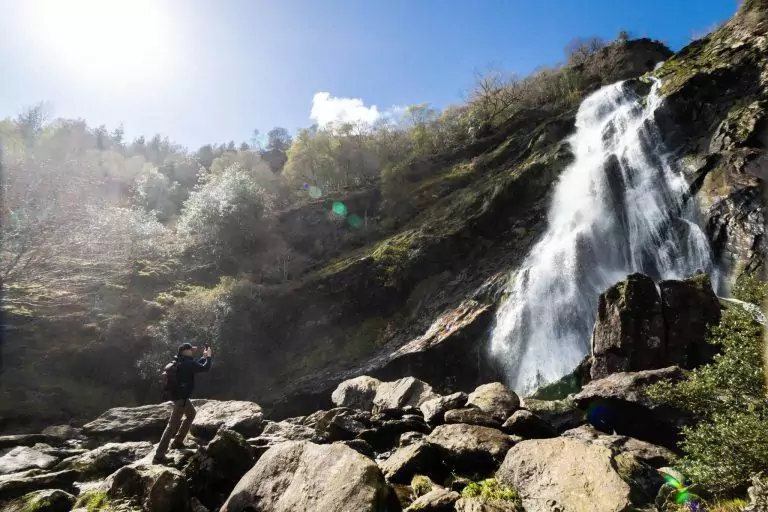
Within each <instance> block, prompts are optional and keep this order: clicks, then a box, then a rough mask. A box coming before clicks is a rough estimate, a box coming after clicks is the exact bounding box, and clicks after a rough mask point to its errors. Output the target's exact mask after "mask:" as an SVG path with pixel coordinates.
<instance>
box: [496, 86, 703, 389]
mask: <svg viewBox="0 0 768 512" xmlns="http://www.w3.org/2000/svg"><path fill="white" fill-rule="evenodd" d="M658 89H659V83H658V82H657V83H655V84H654V85H653V87H652V88H651V91H650V94H649V95H648V96H647V97H646V98H645V99H643V98H641V97H639V96H638V95H637V94H636V93H635V92H634V91H632V90H631V89H630V88H629V87H628V86H627V85H626V84H625V83H623V82H620V83H617V84H613V85H609V86H606V87H603V88H602V89H600V90H599V91H597V92H595V93H594V94H592V95H591V96H589V97H588V98H586V99H585V100H584V102H583V103H582V104H581V106H580V108H579V111H578V113H577V116H576V133H575V134H574V135H573V136H572V137H571V138H570V140H569V142H570V145H571V149H572V151H573V154H574V156H575V160H574V162H573V163H572V164H571V165H570V166H569V167H568V168H567V169H566V170H565V171H563V173H562V175H561V176H560V179H559V181H558V183H557V185H556V188H555V191H554V197H553V200H552V204H551V205H550V209H549V212H548V219H547V220H548V226H547V230H546V232H545V233H544V234H543V235H542V237H541V238H540V239H539V241H538V242H537V243H536V245H535V246H534V247H533V248H532V249H531V251H530V253H529V254H528V255H527V257H526V258H525V260H524V262H523V264H522V265H521V266H520V268H519V269H517V271H516V272H515V273H514V275H512V276H511V278H510V285H509V290H508V295H507V298H506V299H505V300H504V302H503V304H502V305H501V307H500V308H499V311H498V313H497V316H496V322H495V325H494V329H493V333H492V336H491V351H492V353H493V354H494V355H495V356H496V357H497V358H499V360H500V361H501V362H502V363H503V365H504V367H505V370H506V374H507V380H508V384H509V385H510V386H511V387H512V388H513V389H515V390H516V391H517V392H519V393H522V394H526V393H530V392H531V391H533V390H534V389H535V388H537V387H539V386H540V385H543V384H546V383H549V382H552V381H554V380H557V379H559V378H560V377H562V376H563V375H566V374H567V373H569V372H571V371H572V370H573V369H574V368H575V367H576V366H577V365H578V364H579V362H580V361H581V360H582V359H583V358H584V356H585V355H586V354H587V353H588V352H589V341H590V335H591V333H592V327H593V325H594V321H595V309H596V304H597V298H598V296H599V294H600V293H602V292H603V291H605V290H606V289H607V288H608V287H610V286H611V285H613V284H615V283H617V282H619V281H621V280H623V279H624V278H625V277H626V276H627V274H630V273H632V272H642V273H644V274H647V275H649V276H651V277H652V278H654V279H656V280H660V279H671V278H682V277H686V276H689V275H691V274H694V273H695V272H696V271H697V270H703V271H705V272H712V271H713V265H712V257H711V249H710V245H709V241H708V240H707V237H706V236H705V235H704V233H703V232H702V230H701V229H700V228H699V226H698V225H697V223H696V212H695V205H694V204H692V203H693V201H692V200H689V201H687V202H686V201H684V195H685V192H686V191H687V189H688V186H687V184H686V182H685V180H684V178H683V176H682V175H681V174H680V173H679V172H677V171H676V170H675V169H673V168H672V167H671V165H670V163H669V160H668V157H667V154H666V149H665V146H664V143H663V141H662V139H661V135H660V133H659V130H658V128H657V126H656V122H655V119H654V113H655V111H656V109H657V108H658V107H659V105H660V104H661V100H660V97H659V94H658Z"/></svg>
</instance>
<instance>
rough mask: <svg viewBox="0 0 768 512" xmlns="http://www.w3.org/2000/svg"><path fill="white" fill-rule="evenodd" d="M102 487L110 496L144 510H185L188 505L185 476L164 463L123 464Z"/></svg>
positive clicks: (180, 511)
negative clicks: (160, 464)
mask: <svg viewBox="0 0 768 512" xmlns="http://www.w3.org/2000/svg"><path fill="white" fill-rule="evenodd" d="M101 489H103V490H104V492H105V493H106V494H107V496H108V497H109V498H110V499H113V500H118V499H123V500H129V501H132V502H135V503H137V504H139V505H140V506H141V507H142V508H143V509H144V510H145V511H146V512H186V511H187V510H188V508H189V493H188V488H187V483H186V481H185V480H184V475H183V474H182V473H181V472H180V471H179V470H177V469H175V468H169V467H166V466H156V465H145V464H135V465H130V466H124V467H122V468H120V469H119V470H117V471H116V472H115V473H113V474H112V475H110V476H109V477H108V478H107V480H106V481H105V482H104V483H103V484H102V486H101Z"/></svg>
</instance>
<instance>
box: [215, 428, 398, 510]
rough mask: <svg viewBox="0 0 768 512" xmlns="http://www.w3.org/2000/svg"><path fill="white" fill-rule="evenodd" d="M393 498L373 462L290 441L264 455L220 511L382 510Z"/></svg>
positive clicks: (335, 447) (339, 448) (335, 448)
mask: <svg viewBox="0 0 768 512" xmlns="http://www.w3.org/2000/svg"><path fill="white" fill-rule="evenodd" d="M392 498H393V497H392V496H390V490H389V487H388V486H387V484H386V482H385V480H384V476H383V475H382V473H381V471H380V470H379V468H378V467H377V466H376V464H375V463H374V462H373V461H372V460H370V459H368V458H367V457H364V456H363V455H360V454H359V453H357V452H356V451H354V450H353V449H351V448H348V447H346V446H344V445H341V444H330V445H317V444H314V443H310V442H307V441H295V442H294V441H292V442H287V443H283V444H280V445H277V446H274V447H272V448H270V449H269V450H268V451H267V452H266V453H265V454H264V455H262V457H261V458H260V459H259V461H258V462H257V463H256V465H255V466H254V467H253V468H252V469H251V470H250V471H249V472H248V473H246V475H245V476H244V477H243V478H242V479H241V480H240V482H239V483H238V484H237V486H235V489H234V490H233V491H232V493H231V494H230V495H229V498H228V499H227V501H226V502H225V503H224V505H223V506H222V508H221V512H244V511H246V510H250V511H253V512H293V511H296V510H301V511H304V512H327V511H329V510H338V511H340V512H341V511H349V512H353V511H359V512H366V511H368V512H385V511H388V510H390V506H389V504H390V503H391V499H392Z"/></svg>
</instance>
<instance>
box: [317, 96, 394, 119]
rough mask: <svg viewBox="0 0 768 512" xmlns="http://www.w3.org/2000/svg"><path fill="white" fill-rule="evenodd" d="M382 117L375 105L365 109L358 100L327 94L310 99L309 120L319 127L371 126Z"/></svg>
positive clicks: (363, 104)
mask: <svg viewBox="0 0 768 512" xmlns="http://www.w3.org/2000/svg"><path fill="white" fill-rule="evenodd" d="M380 117H382V113H381V112H379V108H378V107H377V106H376V105H372V106H370V107H366V106H365V103H363V100H361V99H359V98H336V97H334V96H331V93H329V92H318V93H315V96H314V97H313V98H312V111H311V112H310V114H309V118H310V119H312V120H314V121H315V122H317V124H319V125H320V126H326V125H328V124H332V123H335V122H339V121H340V122H345V123H355V122H363V123H367V124H373V123H375V122H376V120H378V119H379V118H380Z"/></svg>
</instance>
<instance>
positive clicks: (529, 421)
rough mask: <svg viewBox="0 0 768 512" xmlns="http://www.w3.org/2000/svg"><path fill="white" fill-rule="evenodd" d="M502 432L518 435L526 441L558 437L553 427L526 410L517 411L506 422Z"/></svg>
mask: <svg viewBox="0 0 768 512" xmlns="http://www.w3.org/2000/svg"><path fill="white" fill-rule="evenodd" d="M502 430H503V431H504V432H506V433H507V434H513V435H517V436H520V437H522V438H524V439H546V438H549V437H556V436H557V431H556V430H555V428H554V427H553V426H552V425H550V424H549V423H548V422H547V421H545V420H543V419H542V418H540V417H539V416H537V415H535V414H534V413H532V412H531V411H526V410H524V409H520V410H517V411H515V413H514V414H512V416H510V417H509V418H508V419H507V421H505V422H504V425H503V426H502Z"/></svg>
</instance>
